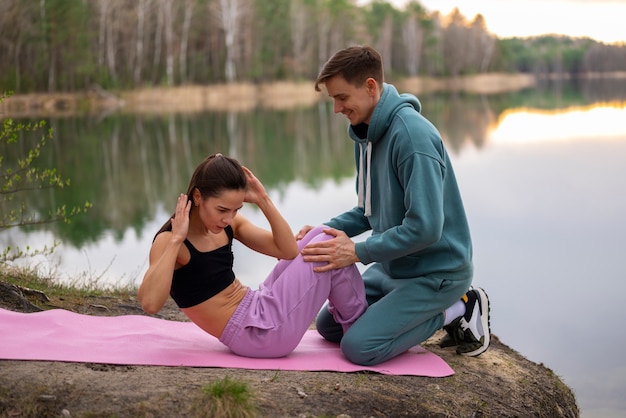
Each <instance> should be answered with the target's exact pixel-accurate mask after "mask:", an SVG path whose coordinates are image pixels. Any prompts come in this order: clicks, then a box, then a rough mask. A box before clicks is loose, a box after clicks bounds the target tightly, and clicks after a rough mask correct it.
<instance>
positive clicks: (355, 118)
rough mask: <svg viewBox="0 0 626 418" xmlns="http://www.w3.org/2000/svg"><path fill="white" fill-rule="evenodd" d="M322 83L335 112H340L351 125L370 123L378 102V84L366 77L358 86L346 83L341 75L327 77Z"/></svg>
mask: <svg viewBox="0 0 626 418" xmlns="http://www.w3.org/2000/svg"><path fill="white" fill-rule="evenodd" d="M324 85H325V86H326V90H327V91H328V96H329V97H330V98H331V99H333V102H334V111H335V113H342V114H343V115H344V116H345V117H346V118H348V120H349V121H350V124H351V125H358V124H359V123H367V124H369V123H370V119H371V118H372V113H373V112H374V108H375V107H376V104H377V103H378V99H379V94H378V88H377V87H378V85H377V84H376V81H374V79H373V78H368V79H367V80H366V81H365V83H363V85H362V86H360V87H355V86H353V85H352V84H350V83H348V82H347V81H346V80H345V79H344V78H343V77H342V76H340V75H336V76H333V77H330V78H328V79H327V80H326V81H325V82H324Z"/></svg>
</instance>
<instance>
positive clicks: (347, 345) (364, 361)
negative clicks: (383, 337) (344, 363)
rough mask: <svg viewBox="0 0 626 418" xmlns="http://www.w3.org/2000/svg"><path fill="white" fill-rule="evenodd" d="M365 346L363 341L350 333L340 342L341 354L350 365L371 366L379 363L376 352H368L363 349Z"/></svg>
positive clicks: (378, 356)
mask: <svg viewBox="0 0 626 418" xmlns="http://www.w3.org/2000/svg"><path fill="white" fill-rule="evenodd" d="M366 346H367V343H366V342H365V341H363V340H362V339H361V338H359V336H358V335H356V334H353V333H350V332H347V333H346V334H345V335H344V336H343V339H342V340H341V352H342V353H343V355H344V356H345V357H346V358H347V359H348V360H349V361H350V362H351V363H354V364H359V365H361V366H373V365H375V364H378V363H380V362H381V361H382V360H381V359H380V355H379V353H378V350H369V349H366V348H365V347H366Z"/></svg>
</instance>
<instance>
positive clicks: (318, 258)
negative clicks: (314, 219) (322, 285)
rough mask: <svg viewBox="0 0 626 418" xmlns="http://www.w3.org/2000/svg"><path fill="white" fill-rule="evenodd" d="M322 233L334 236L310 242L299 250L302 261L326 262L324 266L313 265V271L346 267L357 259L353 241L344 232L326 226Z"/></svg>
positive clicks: (319, 271)
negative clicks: (325, 239)
mask: <svg viewBox="0 0 626 418" xmlns="http://www.w3.org/2000/svg"><path fill="white" fill-rule="evenodd" d="M324 233H326V234H329V235H332V236H334V237H335V238H333V239H330V240H328V241H320V242H313V243H310V244H308V245H307V246H306V247H304V248H303V249H302V251H301V254H302V256H303V257H302V258H303V260H304V261H310V262H321V263H323V262H326V263H328V264H326V265H325V266H321V267H315V268H314V269H313V271H315V272H317V273H322V272H325V271H330V270H333V269H339V268H342V267H346V266H349V265H350V264H354V263H356V262H358V261H359V257H357V255H356V252H355V248H354V242H353V241H352V240H351V239H350V238H349V237H348V236H347V235H346V233H345V232H343V231H340V230H338V229H335V228H326V229H324Z"/></svg>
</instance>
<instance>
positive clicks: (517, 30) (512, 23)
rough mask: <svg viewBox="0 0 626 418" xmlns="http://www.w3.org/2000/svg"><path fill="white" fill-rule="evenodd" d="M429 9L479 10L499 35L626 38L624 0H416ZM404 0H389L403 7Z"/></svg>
mask: <svg viewBox="0 0 626 418" xmlns="http://www.w3.org/2000/svg"><path fill="white" fill-rule="evenodd" d="M418 1H419V3H420V4H422V5H423V6H424V7H425V8H426V9H428V10H429V11H435V10H438V11H440V12H441V13H442V14H443V15H447V14H449V13H450V12H451V11H452V10H453V9H454V8H455V7H456V8H458V9H459V11H460V12H461V13H462V14H463V15H464V16H465V17H466V18H467V19H468V20H472V19H473V18H474V16H476V14H479V13H480V14H482V15H483V16H484V18H485V20H486V22H487V28H488V29H489V31H490V32H492V33H494V34H495V35H497V36H498V37H499V38H506V37H513V36H519V37H526V36H535V35H544V34H562V35H567V36H572V37H589V38H592V39H595V40H597V41H601V42H606V43H616V42H622V43H623V42H626V31H625V30H624V26H623V19H624V16H626V1H625V0H471V1H470V0H465V1H463V0H418ZM406 2H407V1H406V0H392V1H391V3H393V4H395V5H396V6H397V7H402V6H403V5H404V4H405V3H406Z"/></svg>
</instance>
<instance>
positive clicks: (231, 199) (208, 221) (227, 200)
mask: <svg viewBox="0 0 626 418" xmlns="http://www.w3.org/2000/svg"><path fill="white" fill-rule="evenodd" d="M196 192H197V193H194V201H195V198H197V196H199V197H200V198H199V205H198V213H199V215H200V219H201V220H202V222H203V223H204V226H205V227H206V228H207V229H208V230H209V231H211V232H212V233H214V234H218V233H220V232H222V231H223V230H224V228H226V227H227V226H228V225H231V224H232V222H233V219H234V218H235V216H236V215H237V213H238V212H239V209H241V208H242V207H243V199H244V196H245V195H246V191H245V190H224V191H223V192H222V193H221V194H220V195H219V196H217V197H209V198H208V199H202V196H200V192H199V191H197V190H196Z"/></svg>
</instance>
